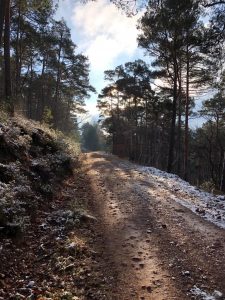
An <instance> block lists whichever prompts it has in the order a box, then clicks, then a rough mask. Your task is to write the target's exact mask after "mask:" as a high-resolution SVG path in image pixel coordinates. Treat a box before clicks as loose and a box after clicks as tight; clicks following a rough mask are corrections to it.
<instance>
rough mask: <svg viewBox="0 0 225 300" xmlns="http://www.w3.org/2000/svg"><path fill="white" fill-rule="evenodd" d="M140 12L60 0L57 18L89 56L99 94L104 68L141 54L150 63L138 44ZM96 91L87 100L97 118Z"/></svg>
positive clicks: (193, 122) (99, 0)
mask: <svg viewBox="0 0 225 300" xmlns="http://www.w3.org/2000/svg"><path fill="white" fill-rule="evenodd" d="M140 16H141V13H139V14H138V15H136V16H135V17H132V18H128V17H127V16H126V15H125V14H124V13H122V12H121V11H120V10H118V9H117V8H116V7H115V5H113V4H112V3H109V1H107V0H97V1H88V2H87V3H86V4H84V3H81V1H79V0H59V8H58V10H57V13H56V18H57V19H61V18H64V19H65V21H66V22H67V25H68V26H69V28H70V29H71V35H72V40H73V41H74V43H75V44H76V45H77V46H78V49H77V52H82V53H83V54H85V55H87V56H88V57H89V61H90V82H91V84H92V85H93V86H94V87H95V88H96V90H97V94H98V93H100V91H101V89H102V88H103V87H104V86H105V85H106V82H105V81H104V71H105V70H109V69H113V68H115V67H116V66H118V65H120V64H123V63H125V62H128V61H134V60H135V59H138V58H141V59H144V60H145V61H146V62H147V63H150V58H149V57H148V56H144V51H143V50H142V49H140V48H138V47H137V35H138V30H137V28H136V24H137V20H138V19H139V18H140ZM97 94H93V95H92V96H91V98H90V99H88V100H87V101H86V105H87V110H88V111H89V114H88V115H89V116H88V118H87V120H89V121H91V120H95V121H96V120H97V119H98V111H97V108H96V103H97V102H96V101H97ZM204 98H205V96H204V97H202V96H198V97H197V99H196V100H197V101H196V109H199V108H200V107H201V103H202V100H203V99H204ZM85 120H86V119H85ZM203 121H204V120H202V119H194V120H190V125H191V127H196V126H199V125H201V124H202V122H203Z"/></svg>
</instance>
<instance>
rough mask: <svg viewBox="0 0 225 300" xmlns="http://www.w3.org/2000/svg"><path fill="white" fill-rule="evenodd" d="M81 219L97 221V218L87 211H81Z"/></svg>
mask: <svg viewBox="0 0 225 300" xmlns="http://www.w3.org/2000/svg"><path fill="white" fill-rule="evenodd" d="M80 220H81V221H83V222H95V221H97V219H96V218H95V217H94V216H92V215H89V214H87V213H81V215H80Z"/></svg>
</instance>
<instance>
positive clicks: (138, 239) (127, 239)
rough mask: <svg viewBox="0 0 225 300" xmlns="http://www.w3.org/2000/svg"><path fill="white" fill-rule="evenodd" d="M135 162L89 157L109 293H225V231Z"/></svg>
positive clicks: (159, 298)
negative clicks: (183, 201)
mask: <svg viewBox="0 0 225 300" xmlns="http://www.w3.org/2000/svg"><path fill="white" fill-rule="evenodd" d="M133 166H134V165H133V164H131V163H129V162H125V161H123V160H120V159H118V158H116V157H113V156H110V155H103V154H100V153H90V154H87V155H86V158H85V159H84V167H85V170H86V173H87V174H88V176H89V178H90V182H91V188H92V192H93V198H92V200H91V203H90V206H91V209H92V212H93V214H94V215H95V216H96V217H97V220H98V222H97V225H96V230H97V232H98V233H99V235H100V236H101V235H103V239H102V237H101V238H99V240H98V241H97V243H98V247H99V253H100V257H99V261H100V262H102V263H103V262H104V263H103V265H104V268H105V274H106V276H108V278H109V277H110V276H111V277H110V278H111V285H112V289H111V291H110V292H109V294H108V295H106V299H109V300H110V299H118V300H125V299H127V300H131V299H134V300H135V299H154V300H163V299H164V300H170V299H177V300H178V299H181V300H185V299H225V298H224V296H223V295H225V249H224V248H225V230H224V229H220V228H218V227H216V226H215V225H213V224H212V223H209V222H207V221H206V220H204V219H203V218H201V217H199V216H198V215H196V214H194V213H192V212H191V211H190V210H189V209H187V208H185V207H183V206H182V205H180V204H179V203H176V202H175V201H174V200H173V197H172V196H173V195H174V193H176V191H171V190H169V189H165V186H164V187H163V188H162V184H158V183H157V182H155V180H154V179H153V178H152V177H151V176H150V175H147V174H143V173H141V172H138V171H137V170H136V169H135V168H134V167H133ZM153 191H154V193H153ZM222 294H223V295H222Z"/></svg>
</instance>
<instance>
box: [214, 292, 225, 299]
mask: <svg viewBox="0 0 225 300" xmlns="http://www.w3.org/2000/svg"><path fill="white" fill-rule="evenodd" d="M213 296H214V297H215V299H218V300H219V299H224V298H223V294H222V293H221V292H220V291H217V290H215V291H214V292H213Z"/></svg>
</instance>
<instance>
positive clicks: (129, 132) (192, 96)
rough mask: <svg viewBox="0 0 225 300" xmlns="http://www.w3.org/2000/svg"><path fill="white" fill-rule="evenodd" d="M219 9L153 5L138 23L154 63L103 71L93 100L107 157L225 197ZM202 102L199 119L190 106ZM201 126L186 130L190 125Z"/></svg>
mask: <svg viewBox="0 0 225 300" xmlns="http://www.w3.org/2000/svg"><path fill="white" fill-rule="evenodd" d="M224 24H225V5H224V2H223V1H198V0H183V1H180V0H160V1H158V0H150V1H149V2H148V5H147V8H146V11H145V13H144V15H143V16H142V17H141V19H140V20H139V22H138V29H139V32H140V33H139V36H138V43H139V46H140V47H142V48H143V49H145V50H146V54H147V55H149V56H151V58H152V63H151V66H149V65H147V64H146V63H145V62H144V61H142V60H136V61H134V62H127V63H125V64H124V65H120V66H118V67H116V68H115V69H114V70H107V71H105V79H106V80H107V81H108V82H109V84H108V85H107V86H106V87H105V88H104V89H103V90H102V92H101V94H100V95H99V96H98V107H99V109H100V110H101V113H102V121H101V122H102V126H103V127H104V128H105V130H107V131H108V133H109V134H110V137H111V143H112V151H113V153H115V154H118V155H121V156H127V157H129V159H131V160H134V161H137V162H140V163H144V164H148V165H151V166H155V167H157V168H160V169H163V170H167V171H168V172H174V173H176V174H178V175H180V176H181V177H183V178H184V179H186V180H189V181H191V182H193V183H195V184H201V183H202V182H205V181H212V182H213V184H214V185H215V187H216V188H217V189H221V190H223V191H225V167H224V162H225V127H224V125H225V124H224V120H225V119H224V117H225V115H224V114H225V73H224V63H225V61H224V40H225V39H224V38H225V36H224V34H225V27H224ZM203 95H205V97H206V95H210V96H208V97H209V98H210V99H208V100H205V101H203V104H202V109H201V111H198V112H196V110H195V103H196V101H198V99H199V98H200V97H202V96H203ZM193 117H201V118H205V122H204V124H203V125H202V126H201V127H199V128H198V129H196V130H195V129H190V118H193Z"/></svg>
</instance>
